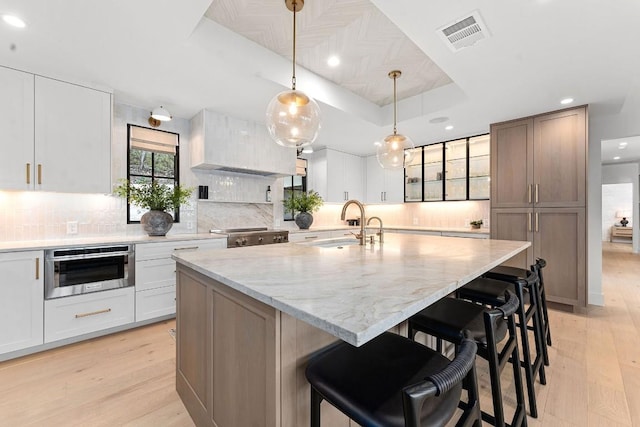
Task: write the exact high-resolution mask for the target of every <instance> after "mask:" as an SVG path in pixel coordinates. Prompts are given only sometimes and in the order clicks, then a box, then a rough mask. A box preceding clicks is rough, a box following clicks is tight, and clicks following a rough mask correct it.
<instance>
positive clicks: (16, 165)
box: [0, 67, 34, 190]
mask: <svg viewBox="0 0 640 427" xmlns="http://www.w3.org/2000/svg"><path fill="white" fill-rule="evenodd" d="M33 79H34V75H33V74H28V73H23V72H22V71H17V70H12V69H10V68H4V67H0V93H1V94H2V96H0V147H1V148H2V156H0V189H6V190H30V189H32V188H33V167H34V164H33V162H34V160H33Z"/></svg>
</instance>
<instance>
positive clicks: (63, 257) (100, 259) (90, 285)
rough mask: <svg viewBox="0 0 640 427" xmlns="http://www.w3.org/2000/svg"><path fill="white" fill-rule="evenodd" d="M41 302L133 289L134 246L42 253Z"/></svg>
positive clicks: (92, 247)
mask: <svg viewBox="0 0 640 427" xmlns="http://www.w3.org/2000/svg"><path fill="white" fill-rule="evenodd" d="M44 258H45V271H44V281H45V295H44V297H45V299H53V298H60V297H66V296H71V295H79V294H85V293H89V292H97V291H104V290H108V289H116V288H124V287H127V286H134V285H135V274H134V269H135V250H134V245H110V246H87V247H77V248H63V249H48V250H46V251H45V256H44Z"/></svg>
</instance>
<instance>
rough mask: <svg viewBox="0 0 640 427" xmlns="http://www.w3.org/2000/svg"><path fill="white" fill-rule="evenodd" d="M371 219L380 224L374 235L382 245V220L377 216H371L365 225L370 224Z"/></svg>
mask: <svg viewBox="0 0 640 427" xmlns="http://www.w3.org/2000/svg"><path fill="white" fill-rule="evenodd" d="M372 219H377V220H378V222H379V223H380V228H379V229H378V232H377V233H376V234H377V235H378V236H379V237H380V243H382V242H384V231H383V230H382V220H381V219H380V217H378V216H372V217H371V218H369V220H367V225H369V224H370V223H371V220H372Z"/></svg>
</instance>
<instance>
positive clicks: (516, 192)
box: [491, 106, 588, 307]
mask: <svg viewBox="0 0 640 427" xmlns="http://www.w3.org/2000/svg"><path fill="white" fill-rule="evenodd" d="M587 121H588V119H587V107H586V106H582V107H577V108H572V109H567V110H561V111H557V112H551V113H547V114H542V115H538V116H534V117H527V118H523V119H518V120H513V121H509V122H503V123H497V124H493V125H491V238H493V239H504V240H528V241H531V242H532V246H531V248H529V249H528V250H527V252H526V254H521V255H519V256H517V257H515V258H513V259H512V260H510V261H509V262H508V264H510V265H514V266H518V267H523V268H528V267H529V266H530V265H531V264H533V263H534V262H535V258H537V257H540V258H544V259H546V260H547V267H546V268H545V270H544V278H545V287H546V293H547V299H548V300H550V301H554V302H558V303H562V304H567V305H572V306H574V307H584V306H586V304H587V275H586V268H587V267H586V256H587V251H586V215H587V211H586V206H587V205H586V167H587V143H588V141H587V129H588V125H587Z"/></svg>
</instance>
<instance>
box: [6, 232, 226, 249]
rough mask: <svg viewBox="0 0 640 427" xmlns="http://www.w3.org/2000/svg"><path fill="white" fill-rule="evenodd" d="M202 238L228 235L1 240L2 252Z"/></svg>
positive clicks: (217, 237)
mask: <svg viewBox="0 0 640 427" xmlns="http://www.w3.org/2000/svg"><path fill="white" fill-rule="evenodd" d="M200 239H226V236H223V235H220V234H210V233H193V234H168V235H166V236H154V237H152V236H147V235H131V236H102V237H86V238H78V239H46V240H20V241H7V242H0V253H1V252H13V251H32V250H41V249H49V248H65V247H72V246H87V245H108V244H112V243H115V244H123V243H159V242H174V241H175V242H178V241H185V240H200Z"/></svg>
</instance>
